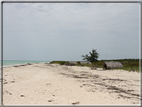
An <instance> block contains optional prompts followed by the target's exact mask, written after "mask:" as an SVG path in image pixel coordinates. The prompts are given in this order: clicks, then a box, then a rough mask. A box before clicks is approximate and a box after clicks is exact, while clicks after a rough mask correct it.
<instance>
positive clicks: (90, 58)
mask: <svg viewBox="0 0 142 107" xmlns="http://www.w3.org/2000/svg"><path fill="white" fill-rule="evenodd" d="M89 53H90V56H88V54H86V55H82V57H84V58H83V60H87V61H90V62H96V61H98V60H97V59H98V58H99V54H98V53H97V51H96V49H92V53H91V52H89Z"/></svg>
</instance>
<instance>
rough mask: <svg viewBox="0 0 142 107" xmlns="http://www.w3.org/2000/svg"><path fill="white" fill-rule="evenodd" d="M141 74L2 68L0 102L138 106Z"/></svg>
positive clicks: (52, 66) (50, 67) (55, 66)
mask: <svg viewBox="0 0 142 107" xmlns="http://www.w3.org/2000/svg"><path fill="white" fill-rule="evenodd" d="M139 95H140V73H138V72H128V71H124V70H103V69H102V68H97V70H91V69H90V68H89V67H79V66H65V65H58V64H49V63H40V64H31V65H30V64H29V65H28V64H27V65H19V66H12V67H5V68H3V103H4V105H7V104H20V105H22V104H26V105H28V104H45V105H47V104H53V105H56V104H67V105H74V104H77V105H87V104H90V105H96V104H101V105H105V104H140V98H139Z"/></svg>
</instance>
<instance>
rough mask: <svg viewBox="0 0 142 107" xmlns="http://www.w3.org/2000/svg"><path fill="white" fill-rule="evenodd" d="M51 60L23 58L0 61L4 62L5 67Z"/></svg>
mask: <svg viewBox="0 0 142 107" xmlns="http://www.w3.org/2000/svg"><path fill="white" fill-rule="evenodd" d="M49 62H51V61H23V60H3V61H1V62H0V65H1V63H3V67H7V66H13V65H21V64H27V63H49Z"/></svg>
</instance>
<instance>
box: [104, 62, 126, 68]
mask: <svg viewBox="0 0 142 107" xmlns="http://www.w3.org/2000/svg"><path fill="white" fill-rule="evenodd" d="M122 67H123V65H122V64H121V63H120V62H114V61H105V62H104V64H103V69H113V68H122Z"/></svg>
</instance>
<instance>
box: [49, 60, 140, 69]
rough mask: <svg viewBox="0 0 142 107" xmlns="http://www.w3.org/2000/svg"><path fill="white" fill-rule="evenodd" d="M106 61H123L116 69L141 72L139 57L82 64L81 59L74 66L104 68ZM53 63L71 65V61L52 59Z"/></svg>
mask: <svg viewBox="0 0 142 107" xmlns="http://www.w3.org/2000/svg"><path fill="white" fill-rule="evenodd" d="M105 61H119V62H120V63H122V65H123V67H122V68H115V69H123V70H126V71H130V72H131V71H134V72H139V71H140V70H139V59H115V60H99V61H97V62H92V63H91V64H81V63H80V61H77V64H74V66H86V67H92V66H97V67H98V68H102V66H103V64H104V62H105ZM50 63H51V64H55V63H56V64H60V65H69V64H71V63H70V62H69V61H52V62H50Z"/></svg>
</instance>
